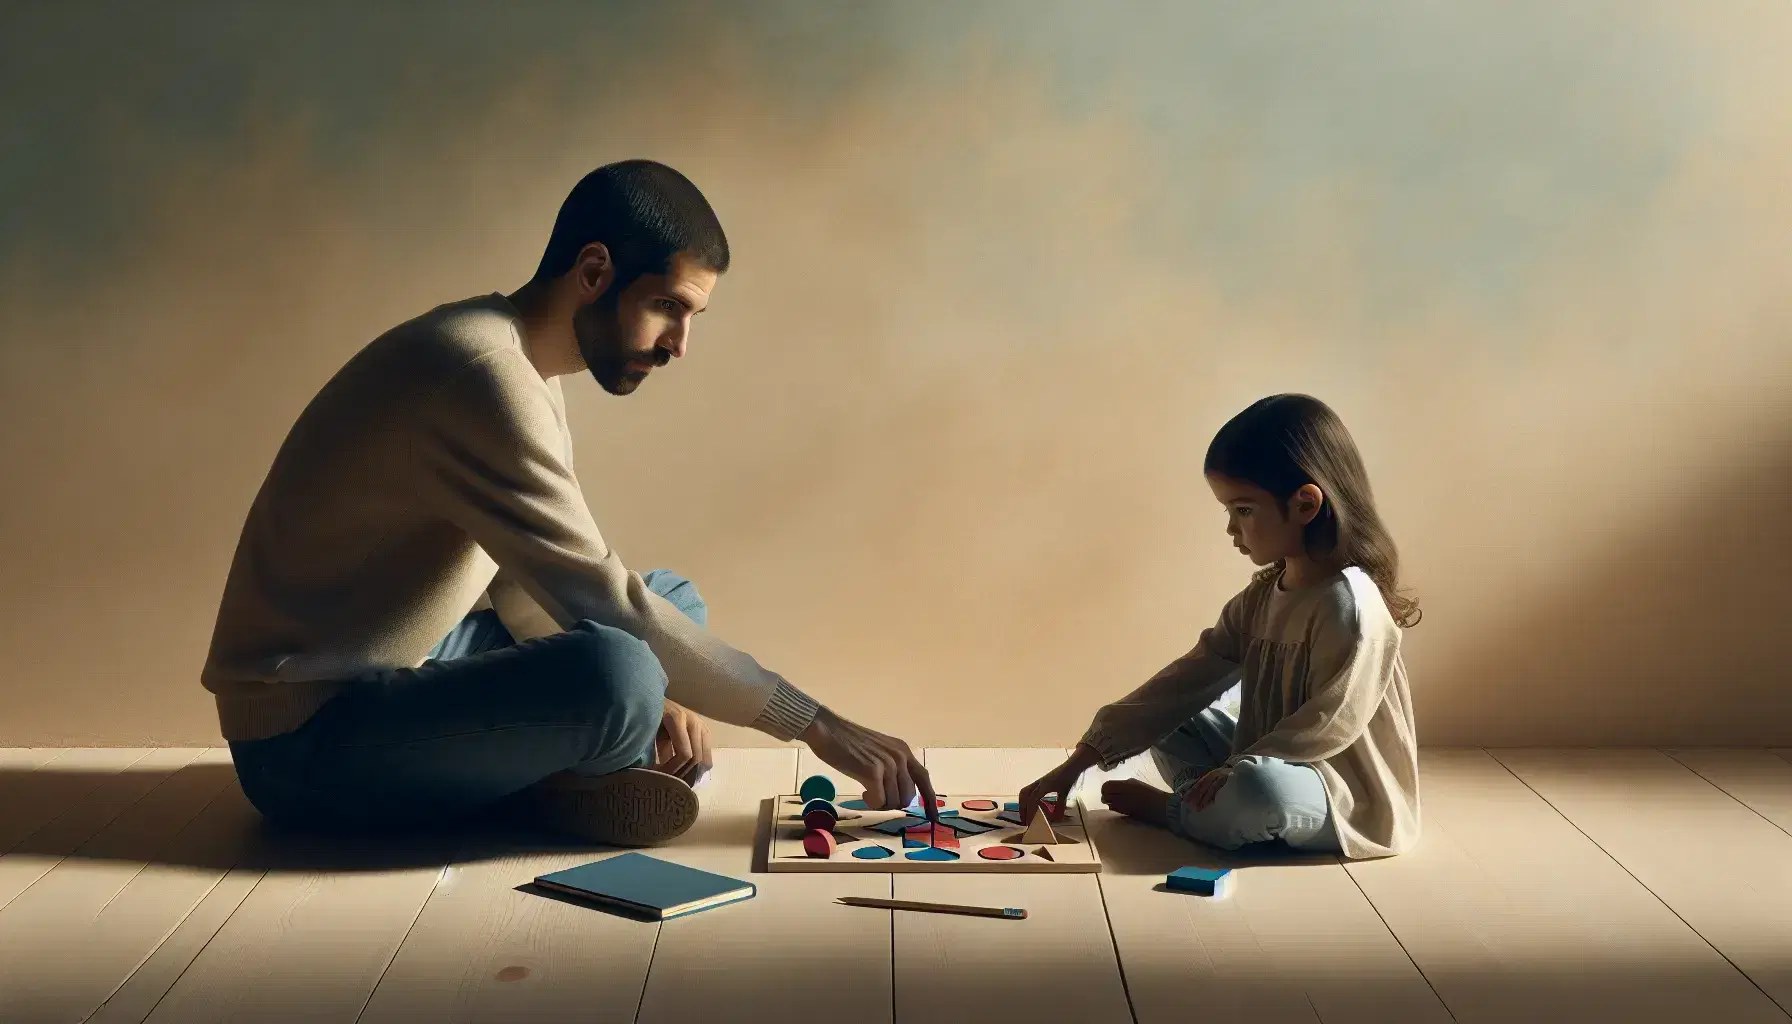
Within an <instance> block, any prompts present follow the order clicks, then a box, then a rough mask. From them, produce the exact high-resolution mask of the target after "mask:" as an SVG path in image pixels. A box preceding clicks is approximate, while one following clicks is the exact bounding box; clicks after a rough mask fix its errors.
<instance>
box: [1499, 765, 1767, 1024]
mask: <svg viewBox="0 0 1792 1024" xmlns="http://www.w3.org/2000/svg"><path fill="white" fill-rule="evenodd" d="M1486 753H1487V756H1488V757H1491V758H1493V760H1494V763H1495V764H1498V765H1499V766H1500V767H1501V768H1504V769H1505V770H1506V773H1507V774H1508V775H1511V776H1512V777H1513V778H1514V779H1517V780H1518V783H1519V785H1521V786H1523V787H1524V788H1526V789H1528V790H1530V791H1531V792H1532V793H1536V794H1537V799H1539V800H1541V801H1543V802H1544V803H1545V804H1548V805H1549V809H1550V810H1552V811H1554V812H1556V814H1557V816H1559V817H1560V818H1561V819H1562V820H1563V821H1565V822H1567V823H1568V825H1569V827H1571V828H1573V829H1574V831H1576V832H1579V833H1580V834H1581V835H1582V836H1583V837H1585V838H1586V840H1587V842H1589V843H1592V844H1593V848H1594V849H1596V850H1598V851H1599V852H1600V853H1603V854H1605V856H1606V859H1608V860H1610V861H1611V862H1612V863H1613V864H1616V865H1617V866H1618V870H1620V871H1622V872H1624V873H1625V874H1627V875H1629V876H1630V878H1631V880H1632V881H1634V882H1636V884H1638V885H1640V886H1642V887H1643V891H1644V892H1646V893H1648V894H1649V895H1650V896H1653V897H1655V902H1657V903H1659V904H1661V905H1662V906H1663V907H1666V908H1667V911H1668V913H1670V914H1672V915H1674V917H1675V919H1676V920H1678V921H1679V922H1680V923H1681V924H1683V925H1685V926H1686V930H1687V931H1689V932H1692V933H1693V934H1694V935H1697V936H1698V937H1699V941H1700V942H1703V943H1704V944H1705V945H1707V946H1710V947H1711V951H1712V952H1713V953H1716V954H1717V955H1718V956H1720V957H1723V960H1724V963H1726V964H1729V965H1730V969H1731V970H1733V971H1735V972H1736V973H1737V974H1740V975H1742V977H1743V979H1744V980H1745V981H1747V982H1748V983H1749V984H1750V985H1753V986H1754V987H1755V990H1756V991H1758V992H1760V993H1761V995H1762V996H1764V997H1765V998H1766V999H1767V1001H1768V1002H1770V1003H1772V1004H1773V1005H1774V1006H1775V1007H1777V1008H1778V1009H1779V1011H1780V1012H1781V1013H1782V1014H1785V1015H1786V1016H1787V1018H1788V1019H1792V1012H1788V1010H1787V1009H1786V1007H1784V1006H1781V1005H1780V1001H1779V1000H1778V999H1775V998H1773V995H1772V994H1771V993H1769V992H1768V991H1767V990H1766V989H1764V988H1762V987H1761V983H1760V982H1758V981H1756V980H1755V979H1754V978H1752V977H1750V976H1749V973H1748V972H1747V971H1745V970H1743V969H1742V968H1740V967H1738V966H1736V961H1734V960H1732V959H1730V957H1729V954H1727V953H1725V952H1724V951H1723V950H1721V949H1718V948H1717V944H1716V943H1714V942H1712V941H1711V940H1710V939H1708V938H1706V937H1705V933H1704V932H1701V931H1699V930H1698V929H1697V928H1694V927H1693V926H1692V922H1691V921H1688V920H1687V919H1686V918H1684V917H1681V916H1680V912H1679V911H1678V910H1675V909H1674V907H1673V905H1672V904H1670V903H1669V902H1668V901H1667V900H1664V899H1662V898H1661V895H1660V894H1659V893H1657V892H1656V891H1655V890H1654V889H1651V888H1649V884H1648V883H1647V882H1644V881H1643V880H1642V879H1641V878H1638V877H1637V876H1636V872H1634V871H1632V870H1630V867H1629V865H1627V864H1625V863H1624V862H1623V861H1621V860H1619V859H1618V858H1617V857H1615V856H1613V855H1612V852H1611V851H1610V850H1608V849H1606V848H1605V847H1604V846H1603V845H1601V844H1600V842H1599V840H1597V839H1594V838H1593V837H1592V836H1590V835H1588V834H1587V830H1586V829H1583V828H1581V827H1580V823H1579V822H1576V821H1575V820H1574V819H1573V818H1570V817H1569V816H1568V814H1567V812H1565V811H1563V810H1562V809H1561V808H1560V807H1557V806H1556V805H1555V804H1554V802H1552V801H1551V800H1550V799H1549V797H1546V796H1544V795H1543V794H1542V793H1540V792H1538V790H1537V787H1535V786H1533V785H1531V784H1530V783H1529V782H1526V781H1525V778H1524V776H1522V775H1520V774H1518V773H1517V772H1515V771H1513V770H1512V766H1511V765H1508V764H1507V763H1506V762H1504V761H1502V760H1500V756H1499V754H1497V753H1495V752H1494V751H1492V750H1488V751H1487V752H1486ZM1669 760H1673V759H1672V758H1669ZM1674 763H1675V764H1679V763H1680V762H1678V761H1675V762H1674ZM1687 770H1688V771H1691V769H1690V768H1689V769H1687ZM1693 774H1694V775H1698V772H1693ZM1700 777H1701V778H1703V776H1700ZM1724 795H1725V796H1729V794H1728V793H1725V794H1724ZM1731 799H1735V798H1734V797H1731Z"/></svg>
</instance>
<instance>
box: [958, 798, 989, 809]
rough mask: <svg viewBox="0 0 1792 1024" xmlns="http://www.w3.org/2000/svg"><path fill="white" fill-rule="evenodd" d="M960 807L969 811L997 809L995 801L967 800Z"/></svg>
mask: <svg viewBox="0 0 1792 1024" xmlns="http://www.w3.org/2000/svg"><path fill="white" fill-rule="evenodd" d="M958 806H960V807H963V808H964V809H965V810H967V811H993V810H995V809H996V802H995V801H994V800H966V801H965V802H963V803H961V804H959V805H958Z"/></svg>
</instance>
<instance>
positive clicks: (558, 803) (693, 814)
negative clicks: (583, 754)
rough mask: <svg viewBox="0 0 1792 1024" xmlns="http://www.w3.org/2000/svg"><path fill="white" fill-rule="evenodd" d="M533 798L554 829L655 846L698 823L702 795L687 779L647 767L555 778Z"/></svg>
mask: <svg viewBox="0 0 1792 1024" xmlns="http://www.w3.org/2000/svg"><path fill="white" fill-rule="evenodd" d="M533 797H534V798H533V799H532V800H531V801H530V802H531V803H532V804H533V805H534V809H535V811H536V813H537V815H538V816H539V818H540V820H541V822H542V823H543V824H545V825H547V826H549V827H550V828H553V829H555V830H557V831H560V832H565V833H567V834H569V835H574V836H577V837H579V838H580V839H587V840H590V841H593V842H597V843H602V844H604V845H606V846H656V845H658V844H660V843H664V842H669V841H671V840H673V839H676V838H678V837H679V836H681V835H683V834H684V833H685V832H686V831H688V830H689V829H690V827H691V826H692V825H694V824H696V823H697V794H696V793H695V792H693V791H692V790H691V787H690V786H688V785H686V784H685V782H684V781H683V780H682V779H679V778H676V777H674V776H671V775H667V774H665V773H664V772H653V771H648V770H646V769H644V768H624V769H623V770H621V771H619V772H612V773H610V774H609V775H597V776H592V777H590V778H583V779H578V780H576V781H556V782H554V783H550V784H547V785H544V786H542V787H540V788H539V789H538V790H537V791H536V793H535V794H534V795H533Z"/></svg>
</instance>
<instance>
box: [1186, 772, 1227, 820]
mask: <svg viewBox="0 0 1792 1024" xmlns="http://www.w3.org/2000/svg"><path fill="white" fill-rule="evenodd" d="M1231 778H1232V769H1230V768H1215V769H1213V770H1212V771H1210V772H1208V773H1207V774H1206V775H1203V776H1201V777H1200V778H1199V779H1196V780H1195V785H1194V787H1193V788H1191V789H1190V790H1189V791H1188V794H1187V795H1186V796H1184V797H1183V798H1182V802H1183V803H1186V804H1188V805H1189V806H1191V807H1193V808H1194V809H1195V810H1197V811H1202V810H1206V809H1207V805H1208V804H1211V803H1213V798H1214V797H1216V796H1218V795H1219V792H1220V789H1221V788H1222V787H1224V786H1225V785H1226V783H1227V781H1228V780H1230V779H1231Z"/></svg>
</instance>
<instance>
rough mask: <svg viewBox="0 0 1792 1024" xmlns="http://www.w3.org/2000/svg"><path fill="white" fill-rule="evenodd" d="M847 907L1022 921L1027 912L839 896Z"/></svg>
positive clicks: (1006, 908)
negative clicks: (967, 915)
mask: <svg viewBox="0 0 1792 1024" xmlns="http://www.w3.org/2000/svg"><path fill="white" fill-rule="evenodd" d="M839 900H840V902H841V903H844V904H846V905H847V906H849V907H871V908H873V909H877V910H918V911H921V912H922V913H926V914H969V915H970V916H972V917H1000V918H1003V919H1005V920H1009V921H1024V920H1026V919H1027V912H1026V911H1025V910H1023V909H1021V908H1019V907H972V906H966V905H964V904H962V903H915V902H912V901H910V900H880V899H873V898H871V897H869V896H841V897H839Z"/></svg>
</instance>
